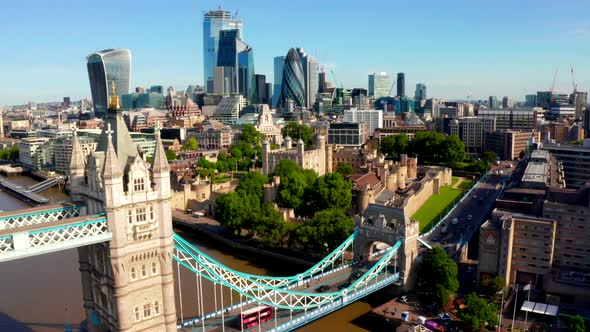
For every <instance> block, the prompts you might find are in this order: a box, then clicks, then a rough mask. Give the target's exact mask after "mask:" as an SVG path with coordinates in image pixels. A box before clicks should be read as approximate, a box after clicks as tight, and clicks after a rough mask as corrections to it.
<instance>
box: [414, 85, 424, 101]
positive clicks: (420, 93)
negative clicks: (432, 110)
mask: <svg viewBox="0 0 590 332" xmlns="http://www.w3.org/2000/svg"><path fill="white" fill-rule="evenodd" d="M426 99H427V98H426V85H424V84H422V83H418V84H416V93H414V100H416V101H420V100H426Z"/></svg>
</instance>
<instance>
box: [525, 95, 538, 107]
mask: <svg viewBox="0 0 590 332" xmlns="http://www.w3.org/2000/svg"><path fill="white" fill-rule="evenodd" d="M524 99H525V102H524V106H525V107H529V108H533V107H535V106H537V95H526V96H525V97H524Z"/></svg>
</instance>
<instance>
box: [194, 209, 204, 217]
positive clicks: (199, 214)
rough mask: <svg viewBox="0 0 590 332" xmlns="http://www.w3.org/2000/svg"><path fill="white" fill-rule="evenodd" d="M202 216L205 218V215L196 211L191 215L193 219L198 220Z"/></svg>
mask: <svg viewBox="0 0 590 332" xmlns="http://www.w3.org/2000/svg"><path fill="white" fill-rule="evenodd" d="M204 216H205V214H204V213H203V212H201V211H197V212H194V213H193V217H197V218H200V217H204Z"/></svg>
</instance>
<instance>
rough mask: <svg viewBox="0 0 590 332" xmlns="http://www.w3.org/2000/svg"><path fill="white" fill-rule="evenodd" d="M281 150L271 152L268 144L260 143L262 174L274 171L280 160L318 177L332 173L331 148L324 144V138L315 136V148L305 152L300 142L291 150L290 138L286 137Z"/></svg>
mask: <svg viewBox="0 0 590 332" xmlns="http://www.w3.org/2000/svg"><path fill="white" fill-rule="evenodd" d="M283 143H284V146H283V147H282V148H279V149H276V150H271V149H270V142H269V141H268V140H265V141H264V142H263V143H262V174H264V175H268V174H271V173H272V172H273V171H274V168H275V166H276V165H277V164H278V163H279V162H281V160H292V161H294V162H296V163H297V164H298V165H299V166H301V168H303V169H311V170H314V171H315V172H316V173H318V175H320V176H321V175H324V174H326V173H330V172H332V146H331V145H327V144H326V138H325V137H324V136H317V137H316V142H315V147H314V149H311V150H305V147H304V143H303V141H302V140H299V142H297V146H296V147H295V148H293V145H292V141H291V138H290V137H286V138H285V140H284V142H283Z"/></svg>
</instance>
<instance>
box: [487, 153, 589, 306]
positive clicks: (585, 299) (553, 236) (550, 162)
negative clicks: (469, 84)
mask: <svg viewBox="0 0 590 332" xmlns="http://www.w3.org/2000/svg"><path fill="white" fill-rule="evenodd" d="M563 173H564V170H563V169H562V168H561V166H560V164H559V163H558V162H557V160H556V159H555V157H554V156H552V155H551V154H550V153H548V152H547V151H533V153H532V154H531V156H530V158H529V161H528V164H527V165H526V168H525V170H524V172H523V174H522V177H521V179H520V181H513V185H512V186H509V187H508V188H507V189H506V190H505V191H504V192H503V193H502V196H500V198H498V200H497V201H496V209H495V210H494V211H493V213H492V218H491V220H489V221H487V222H485V223H484V224H483V225H482V226H481V227H480V238H479V243H480V246H479V258H478V260H479V265H478V272H479V273H478V276H479V277H484V276H486V275H487V276H493V275H497V276H501V277H502V278H504V279H505V283H506V285H508V284H512V285H514V284H520V285H526V284H529V283H530V284H531V286H532V288H533V289H534V290H535V293H536V294H538V295H540V296H538V298H539V299H541V300H540V301H536V302H541V304H540V305H539V304H538V305H535V308H537V306H539V307H541V306H542V307H543V308H546V303H549V302H550V305H553V306H557V305H559V306H562V307H563V306H569V305H577V306H587V305H589V304H590V287H589V286H590V279H588V275H590V256H589V255H587V253H588V252H590V241H588V220H589V219H588V215H590V206H589V202H590V195H589V194H590V186H588V185H584V186H583V187H581V188H579V189H574V188H567V186H564V183H563ZM565 173H566V174H567V171H565ZM550 298H551V300H549V299H550ZM543 302H544V303H545V304H543ZM543 311H545V309H544V310H543ZM554 312H555V313H554V315H555V314H556V313H557V308H554ZM529 317H530V316H529Z"/></svg>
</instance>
